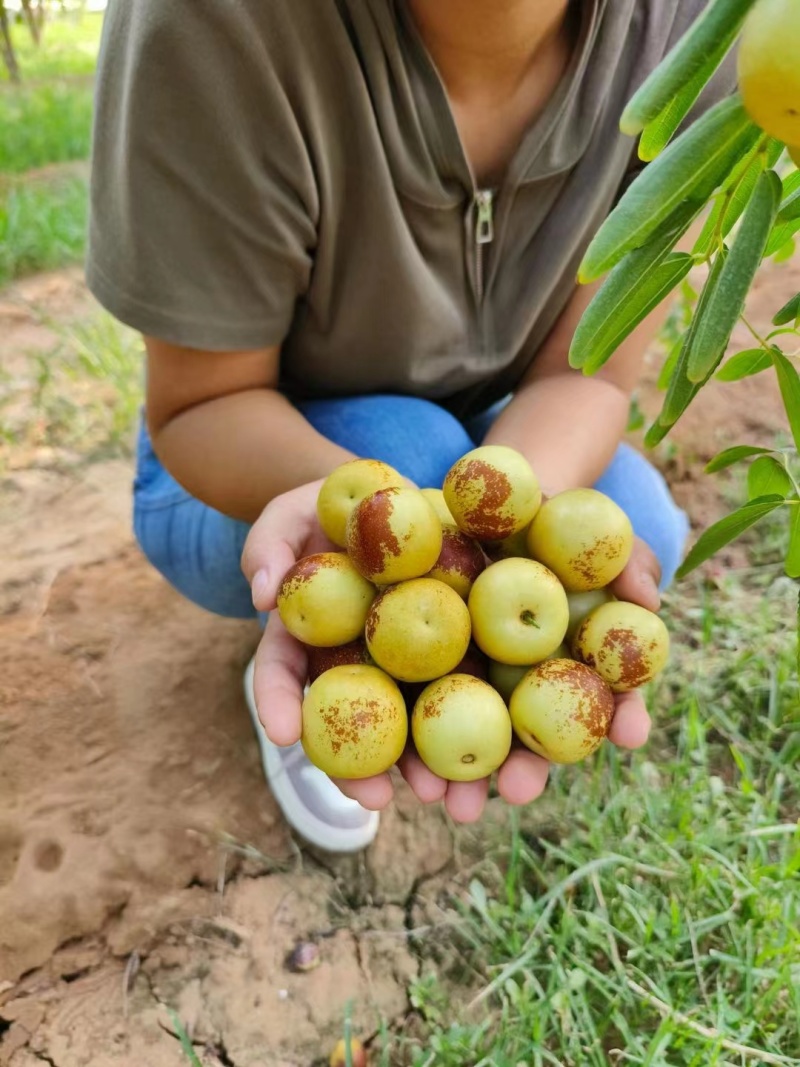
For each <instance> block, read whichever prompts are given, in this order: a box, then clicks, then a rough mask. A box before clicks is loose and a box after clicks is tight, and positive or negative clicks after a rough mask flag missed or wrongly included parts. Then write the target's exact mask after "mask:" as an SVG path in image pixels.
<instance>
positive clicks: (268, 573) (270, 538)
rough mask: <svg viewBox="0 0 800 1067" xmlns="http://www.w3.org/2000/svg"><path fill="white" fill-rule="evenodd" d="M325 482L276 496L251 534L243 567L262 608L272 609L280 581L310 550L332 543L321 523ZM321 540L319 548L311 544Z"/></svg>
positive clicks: (256, 602) (317, 549)
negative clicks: (323, 533)
mask: <svg viewBox="0 0 800 1067" xmlns="http://www.w3.org/2000/svg"><path fill="white" fill-rule="evenodd" d="M321 484H322V482H321V481H318V482H309V483H308V484H307V485H302V486H300V487H299V488H298V489H292V490H290V491H289V492H288V493H282V494H281V495H280V496H276V497H275V499H274V500H272V501H270V503H269V504H267V506H266V507H265V508H264V510H263V511H262V513H261V515H260V516H259V517H258V519H256V521H255V523H254V524H253V526H252V527H251V529H250V533H249V534H248V535H247V540H246V541H245V544H244V549H243V550H242V558H241V568H242V571H243V572H244V575H245V577H246V578H247V580H248V582H249V583H250V587H251V589H252V594H253V604H254V606H255V607H256V609H257V610H258V611H271V610H272V609H273V608H274V607H275V598H276V596H277V593H278V588H279V586H280V583H281V582H282V581H283V577H284V575H285V574H286V572H287V571H288V570H289V568H290V567H293V566H294V564H295V563H296V562H297V560H298V559H300V558H301V557H302V556H303V555H305V554H306V553H307V552H309V551H322V550H324V549H326V548H327V547H329V546H328V544H327V542H325V539H324V538H322V536H321V532H320V531H319V529H318V524H317V496H318V494H319V487H320V485H321ZM313 542H318V543H319V545H318V548H312V547H310V546H311V545H312V543H313Z"/></svg>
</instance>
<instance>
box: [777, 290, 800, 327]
mask: <svg viewBox="0 0 800 1067" xmlns="http://www.w3.org/2000/svg"><path fill="white" fill-rule="evenodd" d="M793 320H794V321H797V320H800V293H795V295H794V296H793V297H792V299H791V300H789V301H787V303H785V304H784V305H783V307H782V308H781V309H780V311H779V312H777V313H776V315H775V317H774V318H773V320H772V325H773V326H785V325H786V323H787V322H792V321H793Z"/></svg>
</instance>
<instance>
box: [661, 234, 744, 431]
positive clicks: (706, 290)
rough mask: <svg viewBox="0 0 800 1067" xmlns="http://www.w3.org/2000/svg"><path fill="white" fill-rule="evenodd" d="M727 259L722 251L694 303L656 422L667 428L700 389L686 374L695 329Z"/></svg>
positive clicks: (700, 320) (726, 253) (679, 415)
mask: <svg viewBox="0 0 800 1067" xmlns="http://www.w3.org/2000/svg"><path fill="white" fill-rule="evenodd" d="M727 258H728V252H727V249H725V248H723V250H722V251H721V252H720V253H719V254H718V255H717V257H716V259H715V260H714V262H713V263H712V265H711V270H710V271H709V272H708V277H707V278H706V283H705V285H704V286H703V291H702V292H701V293H700V299H699V300H698V301H697V308H696V309H695V313H694V318H693V319H692V323H691V326H690V327H689V329H688V330H687V331H686V337H685V338H684V341H683V347H682V348H681V354H680V356H679V357H678V363H677V366H676V367H675V372H674V374H673V375H672V379H671V381H670V383H669V388H668V389H667V395H666V397H665V398H664V405H663V407H662V409H661V414H660V415H659V422H660V423H661V424H662V425H663V426H665V427H667V428H668V429H669V428H670V427H672V426H674V425H675V423H676V422H677V421H678V419H679V418H680V417H681V415H682V414H683V413H684V411H686V409H687V408H688V406H689V405H690V404H691V402H692V401H693V400H694V398H695V397H696V396H697V393H698V391H699V389H700V385H699V384H697V383H694V382H691V381H690V380H689V378H688V377H687V374H686V371H687V369H688V365H689V352H690V351H691V347H692V344H693V342H694V337H695V334H696V333H697V329H698V326H699V324H700V323H701V322H702V321H703V316H704V315H705V314H706V308H707V307H708V304H709V302H710V301H711V299H712V297H713V295H714V293H715V292H716V289H717V286H718V284H719V279H720V275H721V274H722V271H723V270H724V267H725V263H726V262H727Z"/></svg>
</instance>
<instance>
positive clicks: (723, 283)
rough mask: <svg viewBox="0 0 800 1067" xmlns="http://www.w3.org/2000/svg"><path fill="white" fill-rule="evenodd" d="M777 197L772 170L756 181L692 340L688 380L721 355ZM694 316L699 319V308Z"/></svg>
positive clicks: (760, 251)
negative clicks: (716, 283)
mask: <svg viewBox="0 0 800 1067" xmlns="http://www.w3.org/2000/svg"><path fill="white" fill-rule="evenodd" d="M780 197H781V180H780V178H779V177H778V175H777V174H776V173H775V171H774V170H768V171H766V173H764V174H762V175H761V177H760V178H759V179H758V184H757V185H756V190H755V192H754V193H753V196H752V199H751V200H750V203H749V204H748V205H747V209H746V211H745V213H744V218H743V219H742V224H741V226H740V228H739V232H738V233H737V234H736V238H735V240H734V242H733V245H732V247H731V251H730V255H729V256H728V257H727V260H726V262H725V265H724V267H723V269H722V272H721V274H720V277H719V283H718V285H717V287H716V289H715V291H714V293H713V295H712V297H711V298H710V299H709V302H708V304H707V306H706V308H705V309H704V314H703V316H702V318H701V319H700V322H699V323H698V326H697V329H696V330H695V333H694V337H693V338H692V344H691V347H690V350H689V355H688V368H687V376H688V378H689V379H690V381H693V382H702V381H704V380H705V379H706V378H707V377H708V376H709V374H710V373H711V372H712V371H713V370H714V368H715V367H716V366H717V364H718V363H719V361H720V360H721V359H722V356H723V355H724V353H725V349H726V347H727V345H728V341H729V340H730V337H731V334H732V333H733V328H734V326H735V325H736V323H737V321H738V319H739V316H740V315H741V313H742V310H743V309H744V301H745V297H746V296H747V293H748V291H749V289H750V286H751V284H752V282H753V278H755V275H756V271H757V270H758V268H759V266H760V264H761V257H762V256H763V254H764V249H765V248H766V245H767V238H768V237H769V232H770V230H771V229H772V224H773V222H774V221H775V215H776V214H777V211H778V204H779V203H780ZM696 317H697V318H700V309H699V308H698V313H697V316H696Z"/></svg>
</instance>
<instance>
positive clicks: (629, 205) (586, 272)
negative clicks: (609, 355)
mask: <svg viewBox="0 0 800 1067" xmlns="http://www.w3.org/2000/svg"><path fill="white" fill-rule="evenodd" d="M760 136H761V132H760V130H759V129H758V128H757V127H756V126H754V125H753V123H752V122H751V121H750V119H749V118H748V116H747V113H746V111H745V110H744V108H743V107H742V104H741V101H740V99H739V98H738V96H734V97H730V98H729V99H727V100H723V101H722V102H721V103H719V104H717V105H716V107H713V108H711V110H710V111H707V112H706V114H705V115H703V117H702V118H700V119H699V120H698V121H697V122H695V123H693V124H692V126H691V127H690V128H689V129H688V130H686V131H685V132H684V133H682V134H681V135H680V137H678V138H677V139H676V140H675V141H673V142H672V144H671V145H670V146H669V148H667V149H666V151H665V152H663V153H662V154H661V155H660V156H659V157H658V159H656V160H655V162H653V163H651V164H650V165H649V166H648V167H645V169H644V170H643V171H642V173H641V174H640V175H639V176H638V177H637V178H636V179H635V180H634V181H633V182H632V183H631V185H630V186H629V187H628V189H627V191H626V192H625V195H624V196H623V197H622V199H621V200H620V202H619V203H618V204H617V206H616V207H615V208H614V210H613V211H612V212H611V214H610V215H609V216H608V218H607V219H606V221H605V222H604V223H603V225H602V226H601V228H600V230H599V231H598V232H597V234H595V237H594V239H593V240H592V242H591V244H590V245H589V248H588V249H587V251H586V255H585V256H584V258H583V262H582V263H581V265H580V268H579V271H578V280H579V281H580V282H590V281H593V280H594V279H596V278H599V277H601V275H603V274H605V273H606V271H608V270H611V268H612V267H614V266H615V265H616V264H617V263H619V261H620V260H621V259H622V258H623V256H625V255H626V254H627V253H628V252H630V251H631V250H632V249H634V248H640V247H641V246H642V245H643V244H644V243H645V242H646V241H647V239H648V238H649V237H650V236H651V235H652V234H653V233H655V232H656V230H657V229H658V228H659V226H660V225H661V224H662V223H664V222H665V220H667V219H669V218H671V217H672V216H673V215H674V213H675V212H676V211H677V210H678V208H679V207H680V205H681V204H682V203H684V201H686V200H694V201H697V202H698V206H699V202H700V201H705V200H706V199H707V198H708V197H709V196H710V195H711V193H712V192H713V191H714V189H716V188H717V186H718V185H719V184H720V183H721V182H722V181H723V180H724V179H725V177H726V176H727V174H728V171H729V169H730V167H731V166H732V164H733V162H734V161H735V160H737V159H738V158H739V156H740V155H741V153H742V152H746V151H748V150H749V149H750V148H751V146H752V145H754V144H755V143H756V141H757V140H758V139H759V138H760Z"/></svg>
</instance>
